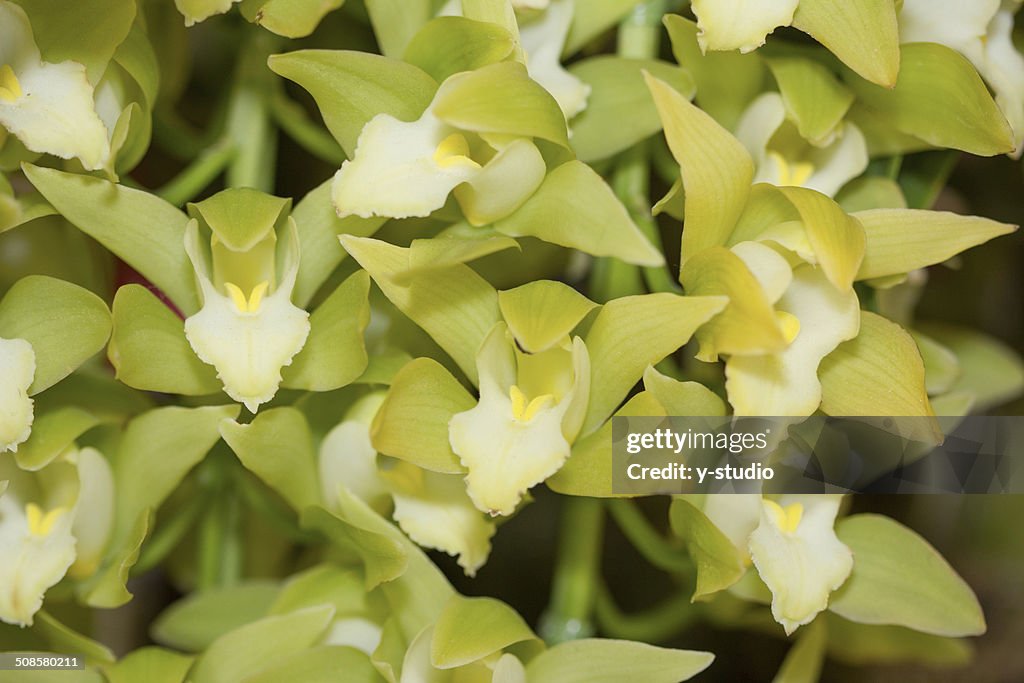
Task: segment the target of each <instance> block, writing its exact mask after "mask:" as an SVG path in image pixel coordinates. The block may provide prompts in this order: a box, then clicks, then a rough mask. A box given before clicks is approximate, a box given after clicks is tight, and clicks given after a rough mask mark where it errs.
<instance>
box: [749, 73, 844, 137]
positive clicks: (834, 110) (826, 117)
mask: <svg viewBox="0 0 1024 683" xmlns="http://www.w3.org/2000/svg"><path fill="white" fill-rule="evenodd" d="M768 67H769V68H770V69H771V71H772V75H773V76H775V82H776V83H778V84H779V92H780V93H781V94H782V101H783V103H784V104H785V105H786V111H787V112H788V113H789V115H790V116H791V117H792V119H793V121H794V122H795V123H796V127H797V130H799V131H800V136H801V137H802V138H804V139H805V140H809V141H810V142H811V143H813V144H824V143H826V142H827V141H828V140H829V139H830V138H831V137H832V135H833V134H834V133H835V131H836V128H837V127H838V126H839V124H840V123H841V122H842V120H843V117H844V116H845V115H846V112H847V111H848V110H849V109H850V105H851V104H853V93H851V92H850V91H849V90H848V89H847V88H846V87H845V86H844V85H842V84H841V83H840V82H839V81H838V80H836V77H835V76H834V75H832V72H831V71H829V70H828V69H826V68H825V67H824V66H822V65H821V64H818V63H817V62H813V61H811V60H809V59H799V58H792V57H791V58H785V57H782V58H776V59H770V60H768Z"/></svg>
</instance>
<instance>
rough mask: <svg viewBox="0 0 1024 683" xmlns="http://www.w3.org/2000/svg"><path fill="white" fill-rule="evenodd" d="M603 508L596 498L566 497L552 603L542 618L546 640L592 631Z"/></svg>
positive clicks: (558, 639) (582, 634)
mask: <svg viewBox="0 0 1024 683" xmlns="http://www.w3.org/2000/svg"><path fill="white" fill-rule="evenodd" d="M603 535H604V508H603V506H602V503H601V501H600V500H597V499H595V498H567V499H566V501H565V507H564V510H563V513H562V524H561V534H560V538H561V543H560V544H559V548H558V557H557V560H556V564H555V576H554V581H553V585H552V591H551V604H550V605H549V607H548V611H547V612H546V613H545V615H544V617H543V618H542V619H541V625H540V632H541V636H542V637H543V638H544V640H546V641H547V642H548V643H552V644H554V643H561V642H564V641H567V640H575V639H578V638H586V637H587V636H590V635H592V634H593V632H594V628H593V623H592V621H591V614H592V612H593V608H594V598H595V594H596V591H597V584H598V581H599V574H600V566H601V541H602V537H603Z"/></svg>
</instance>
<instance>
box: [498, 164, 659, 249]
mask: <svg viewBox="0 0 1024 683" xmlns="http://www.w3.org/2000/svg"><path fill="white" fill-rule="evenodd" d="M494 228H495V230H497V231H499V232H502V233H505V234H506V235H511V236H513V237H526V236H529V237H537V238H539V239H542V240H544V241H545V242H551V243H553V244H558V245H561V246H563V247H571V248H573V249H579V250H580V251H585V252H587V253H589V254H593V255H594V256H614V257H616V258H618V259H620V260H622V261H625V262H626V263H635V264H638V265H644V266H659V265H661V264H662V263H664V257H662V255H661V253H660V252H659V251H658V250H657V249H655V248H654V245H652V244H651V243H650V241H649V240H648V239H647V238H646V237H645V236H644V234H643V233H642V232H640V229H639V228H638V227H637V226H636V223H634V222H633V219H632V218H630V216H629V213H628V212H627V211H626V207H625V206H623V205H622V202H621V201H619V199H618V198H617V197H616V196H615V193H614V192H612V189H611V188H610V187H608V184H607V183H606V182H605V181H604V179H603V178H601V176H599V175H598V174H597V173H596V172H595V171H594V170H593V169H592V168H590V166H588V165H587V164H584V163H583V162H582V161H570V162H567V163H565V164H562V165H561V166H559V167H558V168H556V169H555V170H553V171H551V172H550V173H548V176H547V178H545V179H544V182H543V184H541V186H540V188H539V189H538V190H537V191H536V192H535V193H534V195H533V196H532V197H530V198H529V199H527V200H526V203H525V204H523V205H522V206H521V207H519V209H518V210H516V211H515V212H514V213H513V214H512V215H510V216H508V217H507V218H503V219H501V220H500V221H498V222H497V223H495V225H494Z"/></svg>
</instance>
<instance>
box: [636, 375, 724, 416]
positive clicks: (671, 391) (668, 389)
mask: <svg viewBox="0 0 1024 683" xmlns="http://www.w3.org/2000/svg"><path fill="white" fill-rule="evenodd" d="M644 389H646V390H647V391H648V392H649V393H650V394H651V396H653V397H654V398H655V399H656V400H657V401H658V403H660V404H661V405H662V407H664V408H665V412H666V413H667V414H669V415H697V416H720V415H725V401H723V400H722V399H721V398H719V397H718V394H716V393H715V392H713V391H711V390H710V389H708V388H707V387H706V386H704V385H703V384H701V383H700V382H680V381H679V380H675V379H672V378H671V377H668V376H666V375H663V374H661V373H660V372H658V371H657V370H655V369H654V367H653V366H652V367H648V368H647V369H646V370H644Z"/></svg>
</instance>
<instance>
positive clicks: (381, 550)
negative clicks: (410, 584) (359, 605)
mask: <svg viewBox="0 0 1024 683" xmlns="http://www.w3.org/2000/svg"><path fill="white" fill-rule="evenodd" d="M302 526H303V528H306V529H314V530H316V531H319V532H320V533H322V534H324V536H326V537H327V539H328V540H329V541H330V542H331V543H332V544H333V545H335V546H337V547H338V548H340V549H342V550H344V551H348V552H353V553H355V554H356V556H358V557H359V559H360V560H361V561H362V563H363V567H364V570H363V573H364V579H363V581H364V586H365V589H366V590H367V591H370V590H373V589H374V588H376V587H377V586H379V585H380V584H382V583H384V582H387V581H393V580H395V579H397V578H398V577H400V576H402V574H403V573H404V572H405V570H406V569H407V568H408V566H409V556H408V554H407V553H406V550H405V547H404V545H403V543H402V542H401V541H399V540H397V539H395V538H393V537H392V536H391V535H389V534H384V533H381V532H380V530H379V529H377V528H373V527H372V525H370V524H367V523H366V520H365V519H361V518H359V517H357V516H354V515H351V514H348V511H345V510H343V511H341V512H339V513H338V514H333V513H331V512H328V511H327V510H325V509H323V508H322V507H319V506H314V507H310V508H306V510H305V511H304V512H303V513H302Z"/></svg>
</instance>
